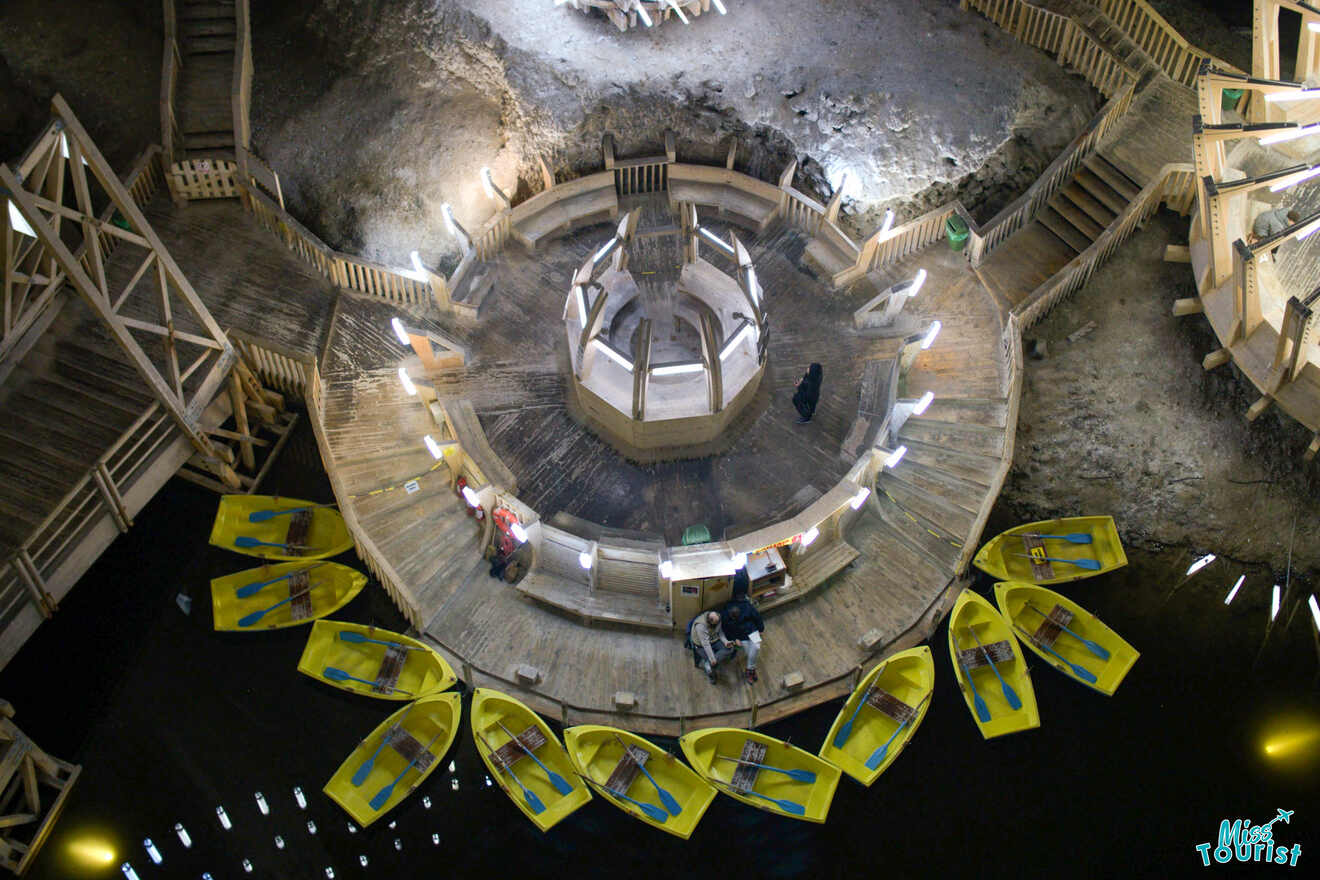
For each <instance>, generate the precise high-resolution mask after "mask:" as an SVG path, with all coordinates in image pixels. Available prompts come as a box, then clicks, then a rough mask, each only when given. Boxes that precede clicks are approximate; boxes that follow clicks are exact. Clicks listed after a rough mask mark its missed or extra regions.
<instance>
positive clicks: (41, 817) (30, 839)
mask: <svg viewBox="0 0 1320 880" xmlns="http://www.w3.org/2000/svg"><path fill="white" fill-rule="evenodd" d="M13 717H14V707H13V706H11V705H10V704H9V702H8V701H6V700H0V865H3V866H4V867H6V868H8V869H9V870H11V871H13V872H14V873H15V874H18V875H19V876H22V875H23V873H24V872H26V871H27V869H28V867H29V866H30V865H31V864H32V860H33V859H35V858H36V855H37V852H38V851H40V849H41V846H42V844H43V843H45V842H46V838H47V837H48V836H49V835H50V831H51V828H52V827H53V826H54V825H55V820H56V819H58V818H59V816H60V812H61V811H62V810H63V809H64V802H65V799H66V798H68V796H69V792H70V791H72V790H73V784H74V783H75V782H77V781H78V774H79V773H81V772H82V767H81V766H80V765H78V764H70V763H69V762H67V761H61V760H60V759H59V758H55V757H52V756H51V755H48V754H46V753H45V752H43V751H42V750H41V749H40V748H38V747H37V744H36V743H34V742H33V741H32V740H30V739H28V738H27V736H26V735H25V734H24V733H23V731H21V730H19V729H18V726H17V725H16V724H14V722H13V721H11V720H10V719H11V718H13ZM43 791H44V792H47V793H46V794H45V795H43Z"/></svg>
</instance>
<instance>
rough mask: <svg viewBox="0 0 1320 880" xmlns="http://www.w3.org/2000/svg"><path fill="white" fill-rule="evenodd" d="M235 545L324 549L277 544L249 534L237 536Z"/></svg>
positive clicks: (302, 545)
mask: <svg viewBox="0 0 1320 880" xmlns="http://www.w3.org/2000/svg"><path fill="white" fill-rule="evenodd" d="M234 546H235V547H243V548H245V549H252V548H253V547H283V548H284V549H286V550H288V549H290V548H297V549H298V550H315V551H317V552H320V551H321V550H322V549H323V548H321V547H308V546H307V545H306V544H275V543H272V542H270V541H258V540H257V539H256V538H249V537H248V536H247V535H239V536H238V537H237V538H235V539H234Z"/></svg>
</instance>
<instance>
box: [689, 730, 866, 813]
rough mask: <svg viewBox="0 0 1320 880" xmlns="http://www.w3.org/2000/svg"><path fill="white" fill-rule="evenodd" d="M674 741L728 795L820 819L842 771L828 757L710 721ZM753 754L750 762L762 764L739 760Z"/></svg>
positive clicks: (773, 809) (760, 806)
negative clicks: (752, 760)
mask: <svg viewBox="0 0 1320 880" xmlns="http://www.w3.org/2000/svg"><path fill="white" fill-rule="evenodd" d="M678 744H679V745H680V746H681V747H682V748H683V754H684V755H685V756H687V759H688V763H689V764H691V765H692V767H693V769H695V770H696V771H697V773H699V774H700V775H701V776H702V777H704V778H705V780H706V781H707V782H709V783H711V784H712V785H714V786H715V787H716V788H717V789H719V790H720V791H722V792H724V793H725V794H727V795H728V796H729V797H732V798H736V799H738V800H740V801H742V802H743V803H745V804H749V805H751V806H753V807H757V808H758V809H762V810H765V811H766V812H770V813H778V814H779V815H781V816H788V817H789V818H791V819H804V820H806V821H808V822H824V821H825V817H826V816H828V815H829V812H830V803H831V802H832V801H833V800H834V790H835V789H836V788H838V786H839V777H840V776H841V775H842V774H841V773H840V772H839V768H838V767H835V766H834V765H833V764H831V763H829V762H828V761H822V760H821V759H820V758H817V757H816V756H815V755H813V754H811V753H810V752H804V751H803V750H802V749H799V748H797V747H796V746H790V745H789V744H788V743H786V742H784V741H783V740H779V739H775V738H774V737H772V736H766V735H765V734H763V733H757V732H756V731H754V730H742V729H740V728H737V727H710V728H707V729H705V730H694V731H692V732H691V733H686V734H684V735H683V736H681V737H679V740H678ZM757 755H760V759H759V760H756V761H755V762H754V763H757V764H761V765H763V766H762V767H759V768H758V767H752V766H749V765H748V764H745V763H743V762H744V761H749V760H751V759H752V758H755V757H756V756H757ZM730 759H734V760H730ZM769 768H775V769H769ZM739 771H741V772H739ZM782 771H788V772H787V773H785V772H782ZM736 772H737V773H738V776H739V778H738V779H737V780H735V779H734V774H735V773H736ZM789 774H799V775H803V776H804V777H812V778H803V779H794V778H792V777H791V776H790V775H789Z"/></svg>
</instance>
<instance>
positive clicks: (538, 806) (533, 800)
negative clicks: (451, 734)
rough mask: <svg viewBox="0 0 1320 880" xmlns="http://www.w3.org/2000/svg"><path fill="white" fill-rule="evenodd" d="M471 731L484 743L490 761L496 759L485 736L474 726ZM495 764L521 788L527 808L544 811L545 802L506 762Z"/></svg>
mask: <svg viewBox="0 0 1320 880" xmlns="http://www.w3.org/2000/svg"><path fill="white" fill-rule="evenodd" d="M472 732H473V733H475V734H477V737H478V738H479V739H480V740H481V741H482V743H484V744H485V746H486V751H487V752H488V753H489V754H490V756H491V758H492V761H496V760H497V759H495V750H494V749H493V748H491V745H490V743H488V742H486V738H485V737H484V736H482V735H481V733H480V732H478V731H477V729H476V728H475V727H474V728H472ZM497 766H498V767H499V768H500V769H501V770H503V771H504V772H505V773H507V774H509V778H510V779H512V780H513V781H514V782H515V783H517V785H518V787H519V788H521V789H522V793H523V800H524V801H526V802H527V806H528V808H529V809H530V810H531V811H532V812H533V813H544V812H545V804H543V803H541V799H540V798H539V797H537V796H536V792H534V791H532V790H531V789H530V788H528V787H527V786H525V785H523V784H522V780H521V779H519V778H518V774H516V773H514V772H513V768H512V767H510V766H509V765H508V764H505V763H504V762H503V761H498V763H497Z"/></svg>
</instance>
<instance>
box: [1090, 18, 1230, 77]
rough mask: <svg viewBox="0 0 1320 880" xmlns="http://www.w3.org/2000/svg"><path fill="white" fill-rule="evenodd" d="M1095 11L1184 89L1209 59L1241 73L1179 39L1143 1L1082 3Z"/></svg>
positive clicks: (1221, 60) (1168, 25) (1224, 67)
mask: <svg viewBox="0 0 1320 880" xmlns="http://www.w3.org/2000/svg"><path fill="white" fill-rule="evenodd" d="M1083 2H1086V3H1089V4H1090V5H1091V6H1094V7H1095V8H1096V9H1099V10H1100V11H1101V12H1102V13H1103V14H1104V16H1105V17H1106V18H1108V19H1109V20H1110V21H1111V22H1112V23H1113V24H1114V26H1115V27H1117V28H1118V29H1119V30H1121V31H1122V32H1123V33H1124V34H1126V35H1127V37H1128V39H1130V40H1131V41H1132V42H1133V43H1136V44H1137V46H1138V47H1140V49H1141V51H1143V52H1145V53H1146V55H1147V56H1149V57H1150V59H1151V61H1153V62H1155V64H1156V65H1157V66H1158V67H1159V68H1160V69H1161V70H1163V71H1164V72H1165V73H1166V74H1167V75H1168V76H1169V78H1170V79H1172V80H1174V81H1175V82H1180V83H1182V84H1183V85H1185V86H1194V85H1195V84H1196V71H1197V69H1198V68H1199V67H1200V66H1201V62H1202V61H1204V60H1205V59H1207V58H1208V59H1210V61H1211V62H1213V63H1214V65H1215V66H1216V67H1221V68H1223V69H1226V70H1231V71H1233V72H1234V73H1245V72H1246V71H1243V70H1239V69H1238V68H1236V67H1234V66H1233V65H1231V64H1229V63H1228V62H1227V61H1224V60H1223V59H1221V58H1217V57H1215V56H1214V55H1211V54H1210V53H1209V52H1206V51H1205V50H1204V49H1198V48H1197V47H1196V46H1193V45H1192V44H1191V43H1189V42H1187V41H1186V40H1185V39H1183V37H1182V35H1181V34H1179V33H1178V32H1177V31H1176V30H1174V28H1173V26H1172V25H1171V24H1169V23H1168V22H1167V21H1165V20H1164V18H1163V16H1161V15H1160V14H1159V13H1158V12H1156V11H1155V10H1154V9H1152V8H1151V7H1150V4H1148V3H1147V2H1146V0H1083Z"/></svg>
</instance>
